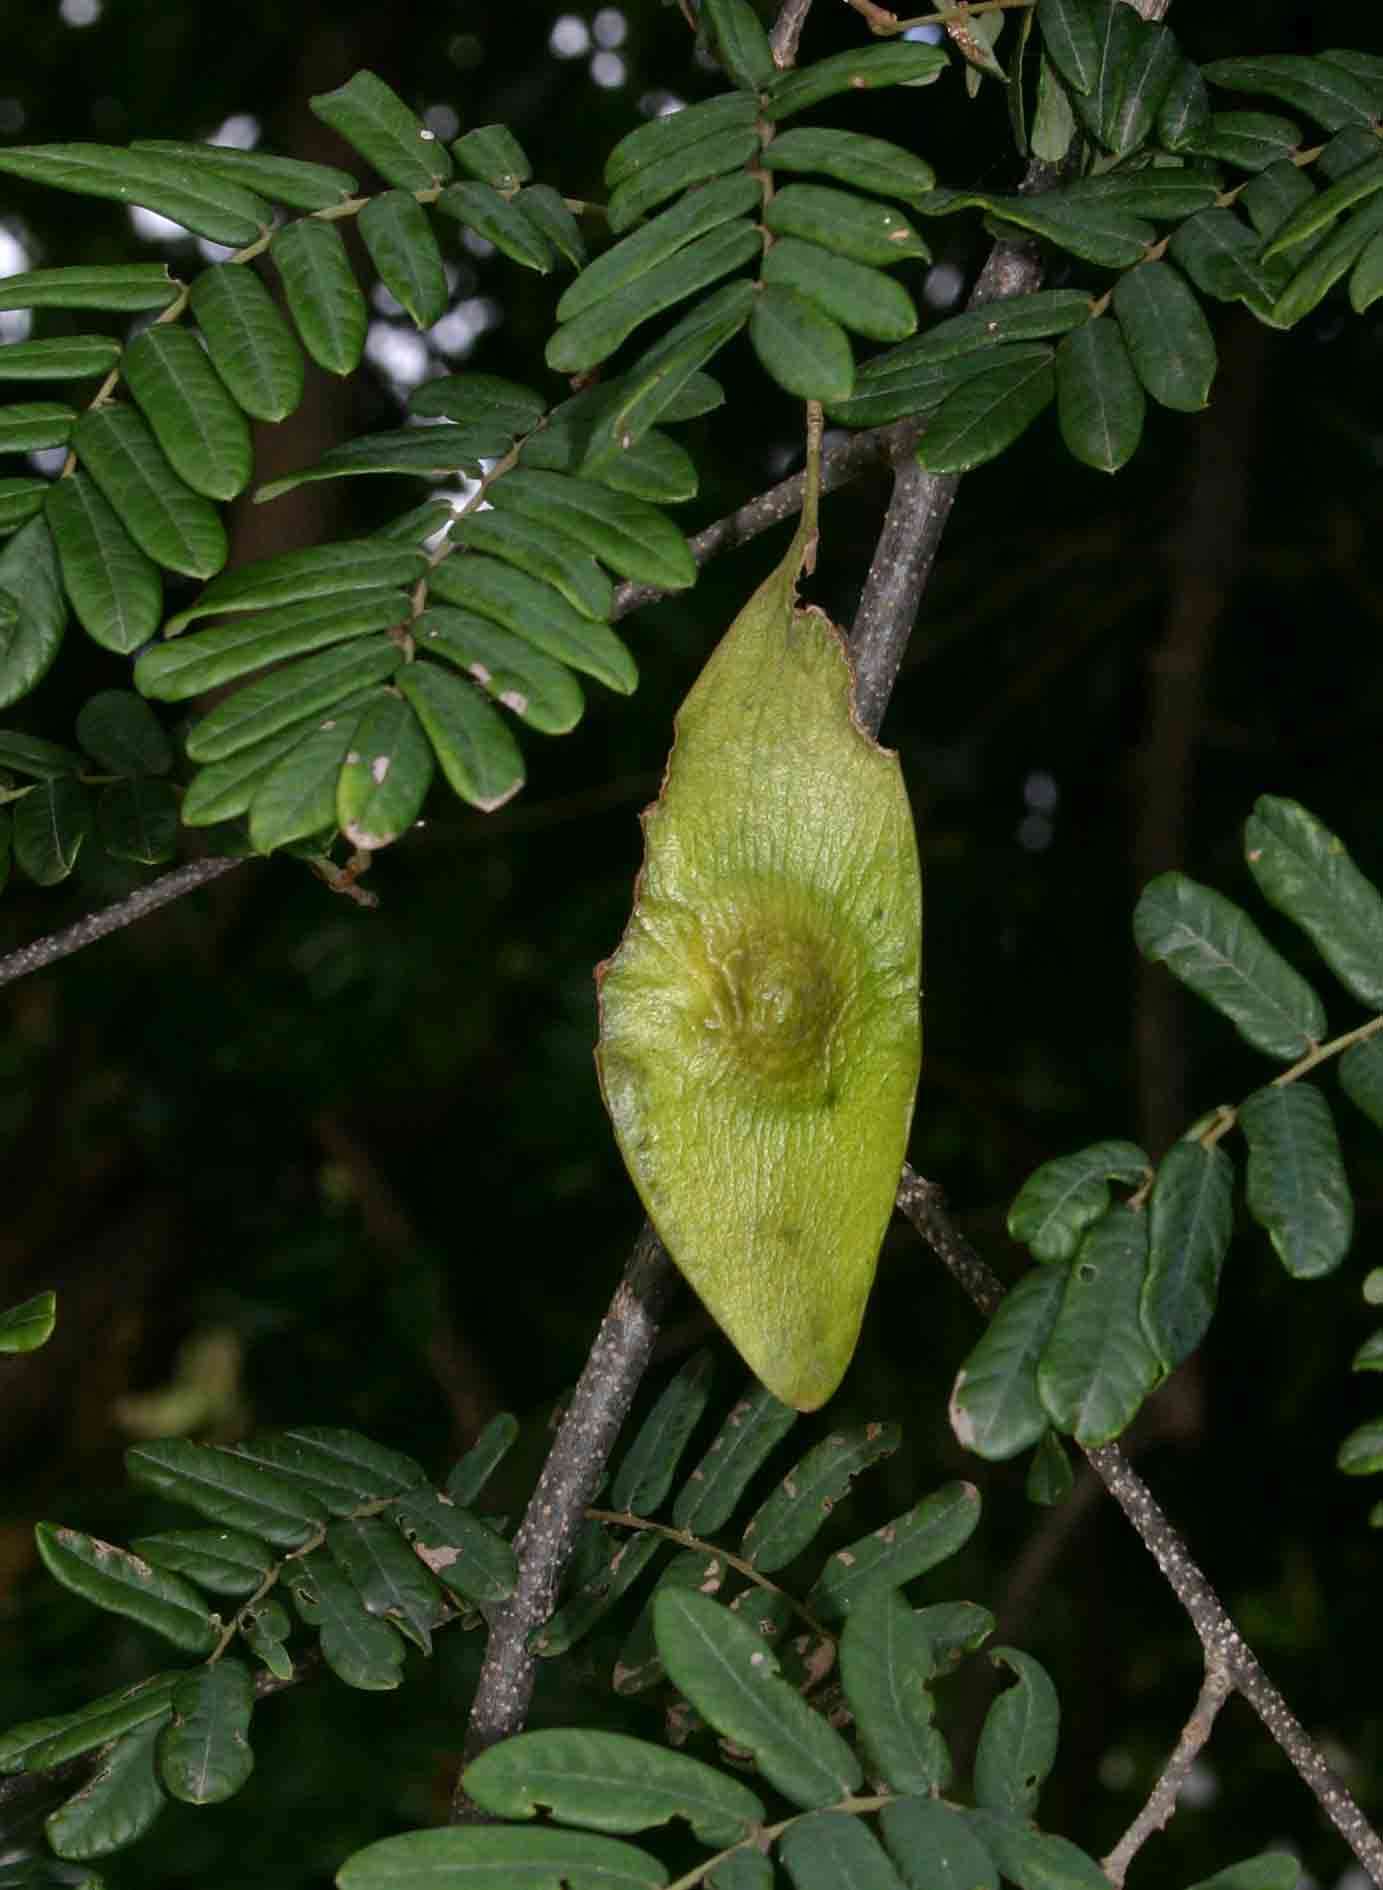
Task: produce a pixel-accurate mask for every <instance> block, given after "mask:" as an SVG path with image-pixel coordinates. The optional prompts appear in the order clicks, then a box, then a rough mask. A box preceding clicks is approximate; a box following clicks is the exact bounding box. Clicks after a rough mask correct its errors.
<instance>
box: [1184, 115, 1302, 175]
mask: <svg viewBox="0 0 1383 1890" xmlns="http://www.w3.org/2000/svg"><path fill="white" fill-rule="evenodd" d="M1300 144H1301V128H1300V127H1299V126H1298V125H1294V124H1293V123H1292V121H1291V119H1290V118H1278V117H1277V116H1276V115H1275V114H1274V113H1271V112H1213V113H1212V114H1211V117H1210V122H1209V124H1207V125H1206V126H1204V127H1203V128H1202V129H1201V130H1199V131H1196V132H1193V133H1192V135H1191V136H1190V137H1189V138H1187V139H1185V140H1184V141H1183V145H1182V149H1183V150H1185V151H1189V152H1190V153H1191V154H1192V156H1194V157H1208V158H1220V159H1221V160H1223V162H1224V163H1226V164H1233V165H1235V166H1237V168H1238V169H1239V170H1241V171H1264V170H1266V169H1267V168H1268V166H1269V165H1270V164H1276V163H1277V162H1278V161H1279V159H1281V158H1286V157H1290V156H1291V154H1292V152H1293V151H1295V150H1297V149H1298V148H1299V146H1300Z"/></svg>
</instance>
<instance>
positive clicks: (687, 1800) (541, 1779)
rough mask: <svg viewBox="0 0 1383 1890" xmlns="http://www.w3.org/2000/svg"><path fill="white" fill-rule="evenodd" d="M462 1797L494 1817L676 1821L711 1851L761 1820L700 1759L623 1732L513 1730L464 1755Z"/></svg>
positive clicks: (594, 1825) (746, 1796) (747, 1796)
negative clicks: (543, 1813)
mask: <svg viewBox="0 0 1383 1890" xmlns="http://www.w3.org/2000/svg"><path fill="white" fill-rule="evenodd" d="M465 1788H466V1791H467V1794H468V1795H469V1796H470V1797H471V1798H472V1799H474V1801H475V1803H476V1804H478V1805H480V1806H481V1807H482V1808H483V1809H484V1810H486V1811H490V1812H493V1813H494V1814H495V1816H496V1817H500V1818H513V1819H518V1818H532V1817H534V1816H535V1815H536V1813H537V1812H538V1810H539V1809H540V1808H545V1809H547V1810H548V1811H549V1813H550V1815H551V1816H552V1817H553V1818H555V1819H558V1820H560V1822H562V1823H563V1824H575V1825H580V1826H582V1827H584V1828H585V1829H586V1830H589V1831H614V1832H626V1831H647V1830H649V1829H650V1828H651V1827H652V1826H654V1825H659V1824H666V1823H668V1821H669V1820H670V1819H672V1818H685V1819H686V1820H687V1822H688V1824H689V1825H690V1826H691V1829H692V1831H693V1833H694V1835H695V1836H696V1837H697V1839H698V1840H699V1841H700V1842H701V1843H702V1844H706V1845H713V1846H715V1847H716V1848H717V1849H721V1848H724V1847H726V1846H729V1845H731V1844H737V1843H739V1842H740V1841H741V1839H743V1838H746V1837H748V1836H749V1834H750V1832H751V1831H752V1830H753V1829H754V1827H755V1826H757V1825H760V1824H762V1823H763V1822H764V1819H765V1817H766V1815H767V1814H766V1813H765V1811H764V1807H763V1805H762V1803H761V1802H760V1800H759V1799H758V1798H756V1797H755V1795H754V1793H753V1792H752V1791H750V1790H749V1788H748V1786H746V1785H742V1784H741V1783H740V1782H739V1780H738V1779H735V1778H731V1777H729V1776H728V1775H727V1774H726V1773H724V1772H721V1771H718V1770H717V1769H716V1768H715V1767H714V1766H711V1765H706V1764H705V1763H704V1762H703V1761H702V1760H700V1759H692V1758H688V1757H687V1756H686V1755H685V1754H683V1753H680V1752H670V1751H669V1750H668V1749H667V1747H665V1746H655V1745H652V1744H650V1743H649V1742H648V1741H647V1740H644V1739H630V1738H628V1737H626V1736H625V1735H624V1734H622V1733H612V1732H587V1731H580V1730H575V1729H573V1730H571V1731H567V1730H561V1731H551V1732H529V1733H520V1734H519V1735H518V1737H517V1738H514V1739H505V1740H503V1741H501V1743H500V1744H499V1745H497V1746H491V1747H490V1749H489V1751H488V1752H485V1753H482V1755H481V1756H480V1757H479V1758H478V1759H474V1760H472V1762H471V1763H470V1765H468V1766H467V1768H466V1775H465Z"/></svg>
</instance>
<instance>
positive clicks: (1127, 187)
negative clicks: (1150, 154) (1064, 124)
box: [1053, 168, 1311, 293]
mask: <svg viewBox="0 0 1383 1890" xmlns="http://www.w3.org/2000/svg"><path fill="white" fill-rule="evenodd" d="M1292 175H1293V176H1294V177H1296V178H1298V179H1299V180H1301V181H1303V182H1304V181H1305V180H1304V179H1301V173H1300V172H1299V171H1297V170H1296V169H1295V168H1293V170H1292ZM1306 188H1307V190H1308V191H1309V190H1310V188H1311V186H1310V184H1307V185H1306ZM1252 189H1253V185H1250V186H1249V190H1252ZM1249 190H1246V191H1245V192H1244V201H1245V202H1247V201H1248V197H1249ZM1053 194H1055V193H1053ZM1219 194H1220V193H1219V190H1218V188H1217V186H1216V184H1215V181H1214V179H1213V178H1211V177H1208V176H1207V175H1206V174H1205V172H1204V171H1192V170H1170V169H1169V170H1162V169H1160V168H1158V169H1154V170H1147V171H1114V172H1108V173H1106V174H1105V175H1104V176H1101V177H1084V178H1081V179H1080V180H1079V181H1078V182H1076V183H1074V184H1067V185H1066V186H1065V188H1064V189H1063V190H1062V192H1061V200H1062V201H1063V202H1065V203H1066V204H1068V205H1080V204H1083V203H1089V204H1096V203H1099V204H1104V205H1105V206H1106V207H1107V208H1109V209H1113V210H1123V211H1127V212H1128V214H1129V215H1130V216H1135V217H1149V218H1152V219H1154V220H1155V221H1165V222H1169V223H1180V222H1182V221H1183V220H1184V219H1185V218H1186V217H1190V216H1195V215H1196V213H1197V212H1198V211H1200V210H1208V209H1209V208H1210V207H1211V205H1212V204H1213V203H1214V202H1215V200H1216V198H1217V197H1218V196H1219ZM1058 293H1060V292H1059V291H1058Z"/></svg>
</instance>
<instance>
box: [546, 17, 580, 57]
mask: <svg viewBox="0 0 1383 1890" xmlns="http://www.w3.org/2000/svg"><path fill="white" fill-rule="evenodd" d="M547 45H548V51H549V52H552V53H555V54H556V55H557V57H558V58H559V59H579V58H580V57H581V55H582V53H584V52H589V51H590V47H591V35H590V30H589V28H588V27H587V25H586V22H585V21H584V20H583V19H582V18H581V17H580V16H579V15H578V14H575V13H563V14H561V15H560V16H559V17H558V18H557V19H556V20H554V22H553V26H552V31H551V32H550V33H549V34H548V39H547Z"/></svg>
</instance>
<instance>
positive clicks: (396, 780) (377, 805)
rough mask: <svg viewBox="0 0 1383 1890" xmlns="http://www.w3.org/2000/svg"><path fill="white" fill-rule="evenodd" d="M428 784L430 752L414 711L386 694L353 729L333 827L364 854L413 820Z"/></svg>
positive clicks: (389, 841)
mask: <svg viewBox="0 0 1383 1890" xmlns="http://www.w3.org/2000/svg"><path fill="white" fill-rule="evenodd" d="M431 782H432V749H431V747H430V745H429V743H428V740H427V737H426V736H425V735H424V734H423V731H422V727H421V725H420V724H419V722H418V718H417V716H416V715H414V713H413V711H412V709H410V708H409V706H408V704H407V703H406V702H404V701H403V700H402V699H401V698H400V697H398V696H396V695H393V694H387V693H386V694H385V695H383V696H381V697H380V698H379V700H378V701H377V702H374V703H373V704H371V706H370V707H369V708H368V709H366V711H365V712H364V714H363V715H362V716H361V718H360V720H359V722H358V723H357V724H356V728H355V733H354V735H353V736H352V738H351V745H350V749H349V752H348V753H347V755H346V759H345V762H344V763H343V765H342V768H341V773H340V777H339V780H338V782H337V789H336V824H337V825H338V826H339V827H340V829H341V831H342V833H344V834H345V836H346V838H347V839H348V840H349V841H350V843H351V845H352V846H355V847H359V848H360V849H361V850H362V851H364V852H367V853H372V852H374V851H375V850H376V849H377V848H379V847H387V846H390V845H391V844H392V843H393V842H394V841H395V840H397V839H398V838H399V836H400V834H403V833H406V832H407V831H408V829H409V828H410V827H411V826H412V824H413V822H414V821H415V820H416V819H417V817H418V814H419V811H420V810H421V808H422V804H423V801H424V800H425V798H426V796H427V790H428V788H429V786H430V785H431Z"/></svg>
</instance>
